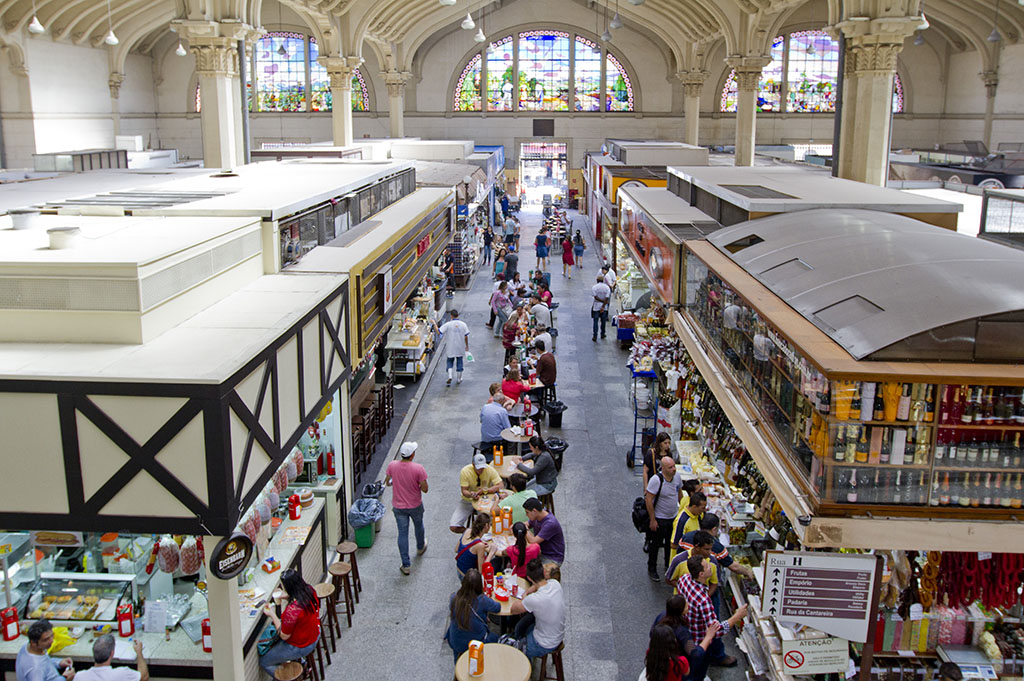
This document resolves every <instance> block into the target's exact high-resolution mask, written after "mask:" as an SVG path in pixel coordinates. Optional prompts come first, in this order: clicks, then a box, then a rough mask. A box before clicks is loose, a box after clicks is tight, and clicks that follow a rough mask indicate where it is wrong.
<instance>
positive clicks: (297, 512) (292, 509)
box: [288, 494, 302, 520]
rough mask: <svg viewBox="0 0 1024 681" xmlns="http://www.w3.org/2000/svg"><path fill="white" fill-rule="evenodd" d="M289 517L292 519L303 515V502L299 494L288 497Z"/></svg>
mask: <svg viewBox="0 0 1024 681" xmlns="http://www.w3.org/2000/svg"><path fill="white" fill-rule="evenodd" d="M288 517H289V518H291V519H292V520H298V519H299V518H301V517H302V502H301V501H299V495H298V494H293V495H291V496H290V497H288Z"/></svg>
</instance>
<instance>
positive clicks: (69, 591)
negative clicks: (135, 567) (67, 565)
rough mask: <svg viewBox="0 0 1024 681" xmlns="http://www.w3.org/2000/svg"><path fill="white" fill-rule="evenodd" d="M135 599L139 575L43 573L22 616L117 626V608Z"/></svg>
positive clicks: (69, 623) (66, 622)
mask: <svg viewBox="0 0 1024 681" xmlns="http://www.w3.org/2000/svg"><path fill="white" fill-rule="evenodd" d="M135 601H136V598H135V575H116V574H84V573H76V572H43V573H40V575H39V579H38V580H36V583H35V585H34V586H33V587H32V591H31V592H30V593H29V597H28V602H27V603H26V605H25V608H24V610H23V611H22V616H23V617H24V618H25V619H28V620H37V619H42V618H44V617H45V618H46V619H48V620H50V622H52V623H53V624H55V625H56V624H63V625H66V626H77V625H79V624H82V623H86V622H88V623H89V624H114V623H115V622H116V620H117V608H118V606H120V605H124V604H128V603H132V604H134V603H135Z"/></svg>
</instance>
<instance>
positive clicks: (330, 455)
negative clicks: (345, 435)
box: [327, 445, 337, 476]
mask: <svg viewBox="0 0 1024 681" xmlns="http://www.w3.org/2000/svg"><path fill="white" fill-rule="evenodd" d="M336 474H337V464H335V462H334V445H331V448H330V449H328V450H327V475H330V476H334V475H336Z"/></svg>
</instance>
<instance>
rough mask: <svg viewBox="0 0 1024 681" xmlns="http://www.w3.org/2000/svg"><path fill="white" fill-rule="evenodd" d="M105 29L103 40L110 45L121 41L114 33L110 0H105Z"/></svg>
mask: <svg viewBox="0 0 1024 681" xmlns="http://www.w3.org/2000/svg"><path fill="white" fill-rule="evenodd" d="M107 29H108V30H107V35H106V36H105V37H104V38H103V42H105V43H106V44H107V45H110V46H111V47H113V46H114V45H117V44H118V43H119V42H121V41H120V40H118V39H117V35H115V34H114V20H113V19H112V18H111V16H110V0H107Z"/></svg>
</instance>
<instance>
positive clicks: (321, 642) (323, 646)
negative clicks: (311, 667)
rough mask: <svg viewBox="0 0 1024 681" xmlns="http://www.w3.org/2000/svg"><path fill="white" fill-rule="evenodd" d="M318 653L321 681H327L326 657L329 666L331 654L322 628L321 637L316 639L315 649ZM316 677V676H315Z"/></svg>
mask: <svg viewBox="0 0 1024 681" xmlns="http://www.w3.org/2000/svg"><path fill="white" fill-rule="evenodd" d="M313 651H314V652H315V653H316V660H317V662H318V663H319V665H320V681H326V679H327V674H326V673H325V671H324V655H326V656H327V664H330V663H331V652H330V650H328V648H327V641H326V639H324V630H323V627H321V628H320V636H318V637H317V639H316V648H314V649H313ZM314 676H316V675H315V674H314Z"/></svg>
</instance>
